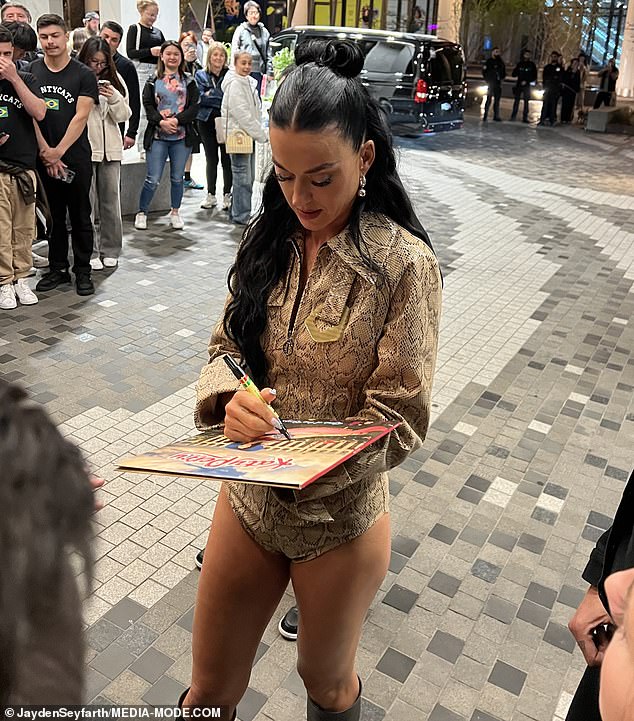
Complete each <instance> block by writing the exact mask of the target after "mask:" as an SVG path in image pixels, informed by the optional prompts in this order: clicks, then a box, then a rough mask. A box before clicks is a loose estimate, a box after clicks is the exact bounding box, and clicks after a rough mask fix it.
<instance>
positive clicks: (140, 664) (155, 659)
mask: <svg viewBox="0 0 634 721" xmlns="http://www.w3.org/2000/svg"><path fill="white" fill-rule="evenodd" d="M173 663H174V660H173V659H171V658H170V657H169V656H166V655H165V654H164V653H161V652H160V651H157V650H156V649H155V648H148V650H147V651H145V652H144V653H143V654H141V656H139V657H138V658H136V659H135V660H134V663H132V664H131V666H130V670H131V671H133V672H134V673H136V674H137V676H141V678H144V679H145V680H146V681H149V682H150V683H156V681H158V680H159V678H161V676H162V675H163V674H164V673H165V672H166V671H167V670H168V669H169V668H170V666H172V664H173Z"/></svg>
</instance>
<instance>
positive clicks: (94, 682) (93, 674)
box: [84, 666, 110, 701]
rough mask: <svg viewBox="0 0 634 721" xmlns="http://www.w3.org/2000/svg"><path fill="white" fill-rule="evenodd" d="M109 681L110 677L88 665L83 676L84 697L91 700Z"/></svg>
mask: <svg viewBox="0 0 634 721" xmlns="http://www.w3.org/2000/svg"><path fill="white" fill-rule="evenodd" d="M109 683H110V679H109V678H108V677H107V676H104V675H103V674H101V673H99V672H98V671H95V670H94V669H93V668H91V667H90V666H88V667H87V668H86V673H85V676H84V695H85V698H86V699H88V700H89V701H91V700H92V699H93V698H95V696H97V695H98V694H99V693H100V692H101V691H103V690H104V688H106V686H107V685H108V684H109Z"/></svg>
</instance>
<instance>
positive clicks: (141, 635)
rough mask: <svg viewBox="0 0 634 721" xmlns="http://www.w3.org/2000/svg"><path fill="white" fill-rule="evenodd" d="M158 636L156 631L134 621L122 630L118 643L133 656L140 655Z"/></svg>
mask: <svg viewBox="0 0 634 721" xmlns="http://www.w3.org/2000/svg"><path fill="white" fill-rule="evenodd" d="M158 637H159V635H158V633H157V632H156V631H154V630H153V629H151V628H149V627H148V626H145V625H144V624H142V623H135V624H133V625H132V626H130V628H128V629H127V630H126V631H124V632H123V633H122V634H121V636H120V637H119V639H118V643H119V644H120V645H121V646H123V647H125V648H126V649H128V651H130V653H131V654H133V655H134V656H140V655H141V654H142V653H143V652H144V651H145V650H146V649H147V648H149V647H150V646H151V645H152V644H153V643H154V641H156V639H157V638H158Z"/></svg>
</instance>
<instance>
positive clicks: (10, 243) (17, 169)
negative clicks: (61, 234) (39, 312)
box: [0, 25, 46, 310]
mask: <svg viewBox="0 0 634 721" xmlns="http://www.w3.org/2000/svg"><path fill="white" fill-rule="evenodd" d="M45 115H46V104H45V102H44V98H43V97H42V95H41V94H40V90H39V87H38V83H37V80H36V79H35V78H34V77H33V76H32V75H29V74H28V73H22V72H19V71H18V70H17V68H16V67H15V65H14V63H13V36H12V35H11V33H10V32H9V31H8V30H7V29H6V28H5V27H4V26H2V25H0V308H1V309H3V310H9V309H11V308H15V307H16V306H17V300H19V301H20V303H22V304H23V305H33V304H34V303H37V296H36V295H35V293H33V291H32V290H31V289H30V288H29V286H28V284H27V281H26V278H27V276H28V275H29V273H30V271H31V243H32V241H33V238H34V237H35V192H36V188H37V182H36V177H35V162H36V159H37V140H36V138H35V128H34V126H33V118H35V119H36V120H42V118H44V116H45ZM16 298H17V300H16Z"/></svg>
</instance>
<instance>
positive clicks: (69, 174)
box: [57, 168, 75, 185]
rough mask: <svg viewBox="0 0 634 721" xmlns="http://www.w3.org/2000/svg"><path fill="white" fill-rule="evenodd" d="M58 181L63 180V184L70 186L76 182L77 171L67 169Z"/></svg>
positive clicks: (58, 177) (59, 176)
mask: <svg viewBox="0 0 634 721" xmlns="http://www.w3.org/2000/svg"><path fill="white" fill-rule="evenodd" d="M57 179H58V180H61V181H62V183H68V184H69V185H70V183H72V182H73V180H75V171H74V170H71V169H70V168H65V169H64V172H63V174H62V175H58V176H57Z"/></svg>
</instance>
